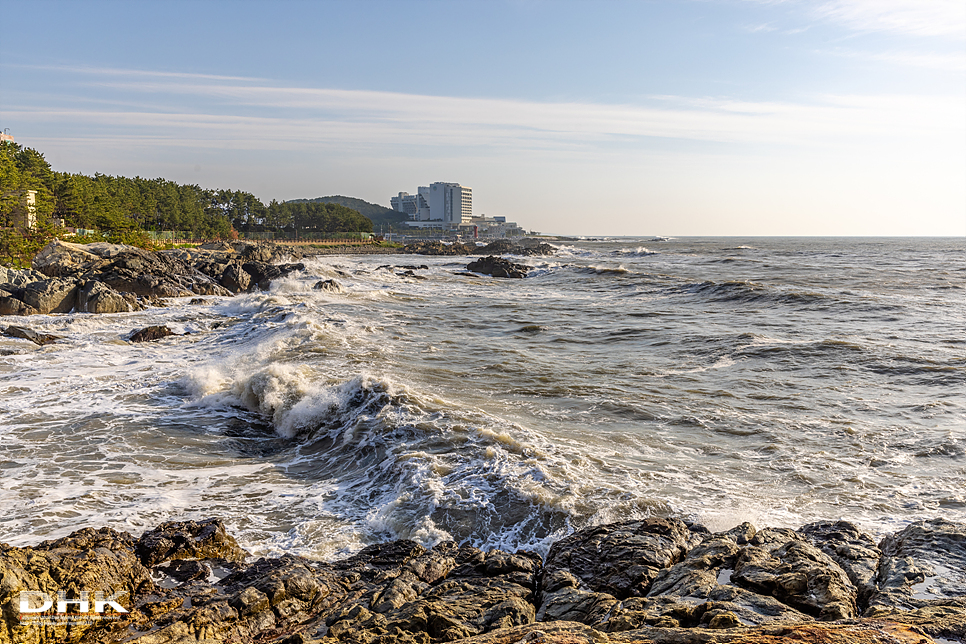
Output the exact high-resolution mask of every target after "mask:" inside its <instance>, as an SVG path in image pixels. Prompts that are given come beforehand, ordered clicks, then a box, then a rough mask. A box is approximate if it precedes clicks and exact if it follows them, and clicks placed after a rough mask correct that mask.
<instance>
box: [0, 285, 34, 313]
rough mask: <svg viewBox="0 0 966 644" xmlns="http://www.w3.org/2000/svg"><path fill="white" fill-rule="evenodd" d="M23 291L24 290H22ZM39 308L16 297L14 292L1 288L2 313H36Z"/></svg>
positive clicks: (0, 303) (0, 309)
mask: <svg viewBox="0 0 966 644" xmlns="http://www.w3.org/2000/svg"><path fill="white" fill-rule="evenodd" d="M20 292H21V293H22V291H20ZM39 312H40V311H38V310H37V309H35V308H34V307H32V306H30V305H29V304H27V303H25V302H24V301H23V300H21V299H19V298H17V297H15V295H14V293H12V292H10V291H6V290H0V315H35V314H37V313H39Z"/></svg>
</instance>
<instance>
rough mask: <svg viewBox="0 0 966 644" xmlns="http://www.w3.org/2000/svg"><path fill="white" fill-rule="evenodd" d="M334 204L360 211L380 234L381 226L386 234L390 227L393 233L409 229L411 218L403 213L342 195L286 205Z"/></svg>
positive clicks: (301, 200) (302, 200)
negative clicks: (405, 222)
mask: <svg viewBox="0 0 966 644" xmlns="http://www.w3.org/2000/svg"><path fill="white" fill-rule="evenodd" d="M313 202H321V203H334V204H339V205H340V206H345V207H346V208H352V209H353V210H356V211H358V212H359V213H360V214H362V215H363V216H365V217H368V218H369V219H370V220H371V221H372V226H373V230H374V231H375V232H379V226H380V225H381V226H383V227H384V228H383V230H384V231H385V232H389V227H390V226H391V227H392V230H393V231H397V230H404V229H408V227H407V226H405V224H403V222H404V221H406V220H408V219H409V216H408V215H406V214H405V213H402V212H396V211H395V210H393V209H391V208H386V207H385V206H380V205H379V204H375V203H369V202H368V201H364V200H362V199H356V198H355V197H343V196H342V195H334V196H331V197H316V198H315V199H290V200H289V201H287V202H286V203H313Z"/></svg>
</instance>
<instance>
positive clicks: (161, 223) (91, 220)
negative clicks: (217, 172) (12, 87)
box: [0, 143, 372, 239]
mask: <svg viewBox="0 0 966 644" xmlns="http://www.w3.org/2000/svg"><path fill="white" fill-rule="evenodd" d="M0 148H2V149H0V226H4V227H6V226H10V225H11V222H12V218H13V216H14V214H15V212H16V211H17V209H18V208H19V209H22V208H24V207H25V206H24V195H25V194H26V191H27V190H33V191H36V196H35V212H36V215H37V219H38V223H39V224H41V225H48V224H49V222H50V221H51V220H62V221H63V225H64V226H67V227H71V228H83V229H93V230H98V231H104V232H110V233H124V232H132V231H162V230H178V231H187V232H190V234H191V236H192V237H194V238H199V239H231V238H234V237H237V233H238V232H255V231H258V232H277V233H281V234H283V235H286V236H297V235H298V233H299V232H300V231H306V232H313V233H333V232H372V222H371V221H370V220H369V219H367V218H366V217H364V216H362V215H361V214H360V213H359V212H357V211H355V210H352V209H350V208H346V207H345V206H341V205H338V204H330V203H294V202H277V201H274V200H273V201H272V202H271V203H270V204H269V205H268V206H266V205H265V204H263V203H262V202H261V201H260V200H259V199H258V198H257V197H256V196H255V195H253V194H251V193H249V192H243V191H240V190H212V189H208V188H202V187H200V186H198V185H194V184H179V183H176V182H174V181H168V180H167V179H162V178H158V179H143V178H141V177H134V178H133V179H131V178H128V177H121V176H112V175H106V174H100V173H95V174H94V176H88V175H84V174H77V173H68V172H57V171H54V170H52V169H51V167H50V164H49V163H48V162H47V161H46V159H44V155H43V154H42V153H40V152H38V151H37V150H34V149H32V148H25V147H22V146H20V145H17V144H15V143H7V144H5V145H0Z"/></svg>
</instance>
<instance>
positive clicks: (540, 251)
mask: <svg viewBox="0 0 966 644" xmlns="http://www.w3.org/2000/svg"><path fill="white" fill-rule="evenodd" d="M556 252H557V249H556V248H554V247H553V246H551V245H550V244H546V243H540V244H535V245H532V246H524V247H523V249H522V250H521V251H520V252H519V253H518V254H519V255H523V256H525V257H530V256H533V255H541V256H548V255H553V254H554V253H556Z"/></svg>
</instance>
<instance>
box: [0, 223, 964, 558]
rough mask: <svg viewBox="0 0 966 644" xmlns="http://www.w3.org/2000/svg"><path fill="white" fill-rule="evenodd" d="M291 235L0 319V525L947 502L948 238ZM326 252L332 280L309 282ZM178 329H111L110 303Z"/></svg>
mask: <svg viewBox="0 0 966 644" xmlns="http://www.w3.org/2000/svg"><path fill="white" fill-rule="evenodd" d="M553 245H554V246H555V247H556V252H555V254H554V255H552V256H535V257H517V256H508V259H510V260H511V261H514V262H518V263H522V264H526V265H528V266H529V267H530V271H529V274H528V276H527V277H526V278H525V279H497V278H492V277H488V276H482V275H478V274H473V273H468V272H467V269H466V264H467V262H468V261H469V260H468V258H466V257H451V256H418V255H372V256H366V255H347V256H324V257H314V258H307V259H304V260H301V261H303V262H304V263H305V270H304V271H299V272H296V273H293V274H292V275H290V276H288V277H285V278H283V279H279V280H277V281H275V282H273V283H272V285H271V288H270V290H268V291H264V292H257V293H251V294H244V295H239V296H236V297H207V298H204V303H202V304H197V303H196V304H189V300H188V299H173V300H168V306H167V307H164V308H149V309H147V310H145V311H139V312H133V313H123V314H103V315H92V314H86V313H77V314H73V313H71V314H57V315H46V316H32V317H29V318H12V317H6V318H0V326H6V325H9V324H17V325H26V326H29V327H30V328H32V329H34V330H36V331H40V332H43V333H50V334H54V335H57V336H60V337H61V338H62V340H60V341H59V342H56V343H54V344H51V345H48V346H45V347H37V346H35V345H33V344H31V343H28V342H27V341H24V340H17V339H12V338H2V339H0V468H2V474H0V541H2V542H6V543H9V544H12V545H19V546H24V545H31V544H36V543H38V542H40V541H41V540H44V539H52V538H58V537H62V536H65V535H67V534H69V533H71V532H72V531H74V530H77V529H80V528H83V527H88V526H91V527H101V526H109V527H111V528H114V529H117V530H123V531H127V532H130V533H132V534H134V535H135V536H138V535H140V534H141V533H142V532H144V531H146V530H149V529H151V528H153V527H155V526H157V525H158V524H160V523H162V522H165V521H175V520H186V519H202V518H207V517H219V518H221V519H223V520H224V522H225V524H226V526H227V528H228V530H229V532H230V533H231V534H233V535H235V536H236V538H237V539H238V541H239V543H240V544H241V545H242V546H243V547H244V548H246V549H248V550H249V551H250V552H251V553H253V554H257V555H278V554H280V553H293V554H298V555H303V556H306V557H310V558H313V559H319V560H331V559H334V558H339V557H343V556H346V555H348V554H351V553H353V552H355V551H357V550H359V549H360V548H362V547H364V546H366V545H368V544H371V543H375V542H380V541H385V540H391V539H412V540H415V541H417V542H419V543H421V544H423V545H426V546H431V545H433V544H435V543H437V542H440V541H443V540H455V541H457V542H459V543H460V544H467V545H473V546H477V547H479V548H484V549H491V548H502V549H505V550H511V551H512V550H518V549H527V550H533V551H536V552H540V553H546V551H547V549H548V548H549V546H550V544H552V543H553V542H554V541H556V540H558V539H560V538H562V537H564V536H566V535H567V534H570V533H571V532H573V531H574V530H577V529H580V528H582V527H585V526H592V525H598V524H604V523H609V522H614V521H624V520H630V519H639V518H644V517H679V518H682V519H685V520H688V521H695V522H698V523H701V524H703V525H705V526H707V527H708V528H709V529H711V530H725V529H728V528H730V527H732V526H734V525H737V524H739V523H741V522H744V521H749V522H751V523H753V524H755V525H756V526H758V527H763V526H766V525H767V526H782V527H790V528H797V527H800V526H802V525H804V524H807V523H809V522H813V521H821V520H838V519H846V520H849V521H852V522H853V523H855V524H857V525H858V526H859V527H860V528H862V529H864V530H866V531H868V532H869V533H871V534H873V535H876V536H882V535H884V534H885V533H888V532H891V531H895V530H898V529H901V528H902V527H903V526H904V525H906V524H908V523H910V522H912V521H916V520H918V519H928V518H933V517H944V518H947V519H950V520H953V521H959V522H966V238H962V237H959V238H773V237H769V238H721V237H719V238H699V237H685V238H663V237H653V238H652V237H636V238H635V237H601V238H588V239H575V240H569V241H566V242H560V241H557V242H554V243H553ZM323 280H335V281H336V282H338V283H339V284H340V285H341V290H339V291H333V290H322V289H316V288H314V286H315V285H316V284H317V283H318V282H320V281H323ZM149 325H166V326H168V327H169V328H170V329H171V330H173V331H174V332H175V333H176V334H178V335H175V336H171V337H168V338H165V339H162V340H160V341H156V342H147V343H130V342H128V341H127V338H128V337H129V336H130V334H131V332H132V331H134V330H135V329H139V328H142V327H145V326H149Z"/></svg>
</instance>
